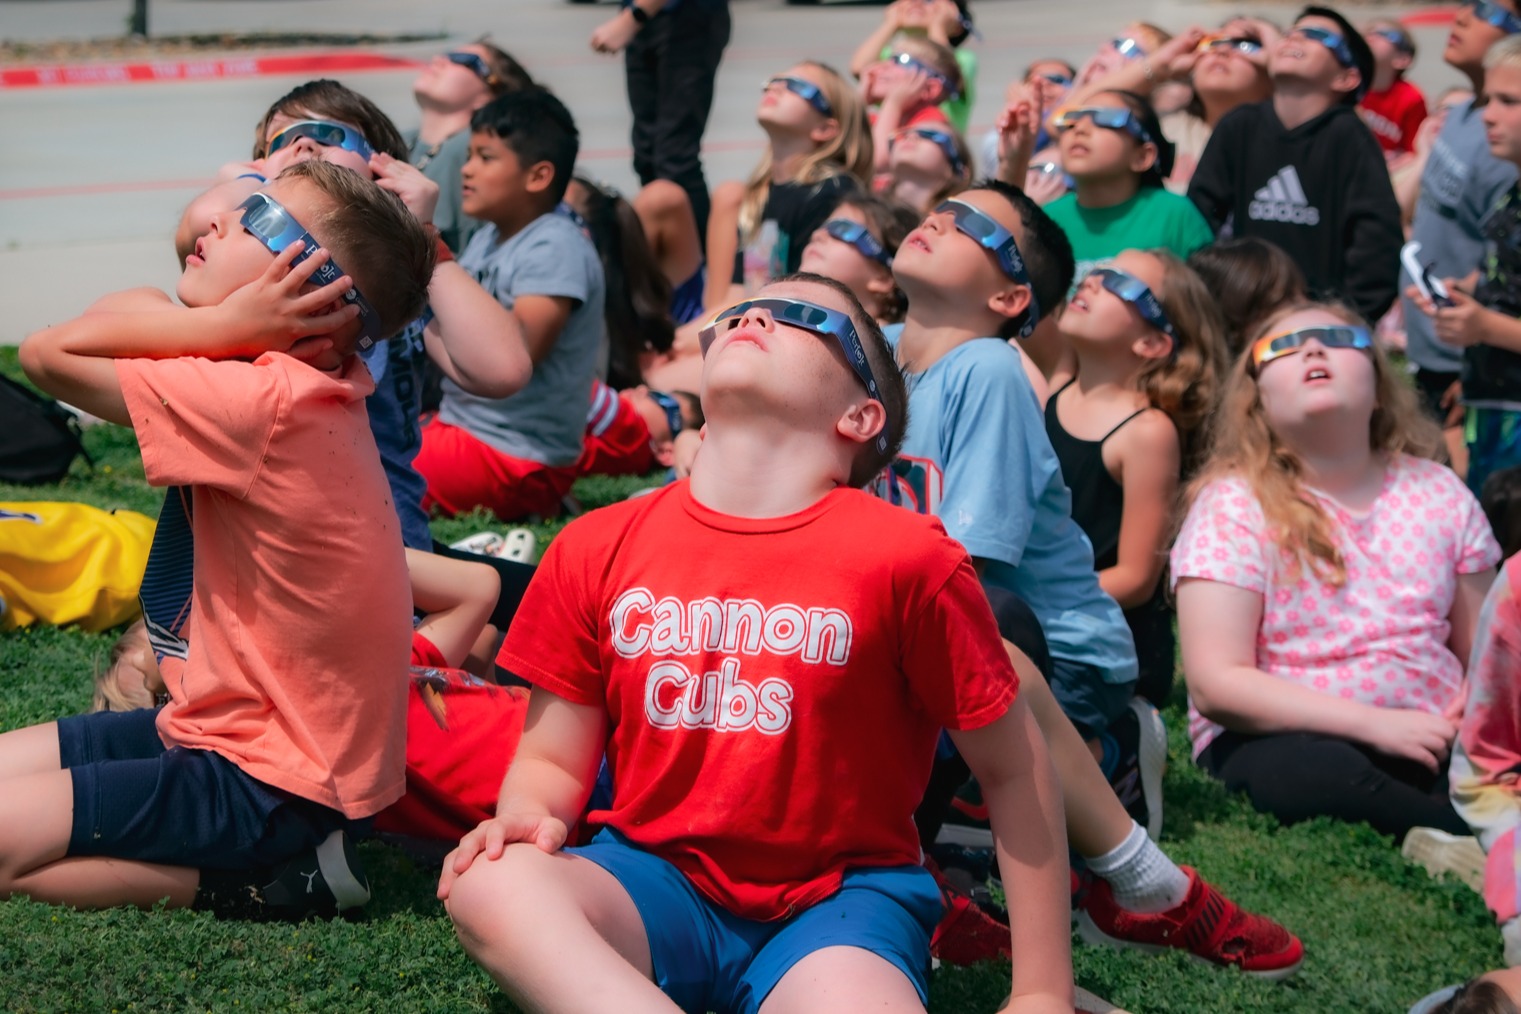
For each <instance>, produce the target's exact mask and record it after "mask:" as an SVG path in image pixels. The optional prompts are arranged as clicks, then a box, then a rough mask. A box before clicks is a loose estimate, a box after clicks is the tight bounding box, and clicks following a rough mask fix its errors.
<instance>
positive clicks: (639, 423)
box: [576, 380, 703, 475]
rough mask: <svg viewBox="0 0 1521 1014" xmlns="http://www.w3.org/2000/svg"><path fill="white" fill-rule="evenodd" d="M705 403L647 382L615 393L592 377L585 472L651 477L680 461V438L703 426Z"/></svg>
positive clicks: (578, 466) (582, 462)
mask: <svg viewBox="0 0 1521 1014" xmlns="http://www.w3.org/2000/svg"><path fill="white" fill-rule="evenodd" d="M702 423H703V417H702V402H701V401H699V400H698V398H697V395H695V394H692V393H690V392H688V391H672V392H669V393H668V392H666V391H652V390H650V389H649V388H648V387H645V386H644V385H643V384H640V385H639V386H638V387H633V388H630V389H629V390H627V391H615V390H613V389H612V388H611V387H609V386H608V385H607V384H605V383H603V382H602V381H600V380H594V381H592V396H591V411H590V412H588V413H587V415H586V434H585V436H584V437H583V438H582V440H583V443H584V446H583V448H582V450H581V460H580V461H579V462H577V463H576V469H577V471H578V472H579V473H580V474H581V475H646V474H648V473H649V472H651V471H652V470H653V469H654V468H655V467H656V466H657V465H658V466H659V467H661V468H670V467H671V465H672V464H673V463H675V461H676V437H677V436H679V435H680V434H681V433H683V432H686V431H688V430H690V431H691V432H694V433H695V432H697V431H698V430H700V429H702Z"/></svg>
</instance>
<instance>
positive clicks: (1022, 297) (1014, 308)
mask: <svg viewBox="0 0 1521 1014" xmlns="http://www.w3.org/2000/svg"><path fill="white" fill-rule="evenodd" d="M1033 296H1034V292H1032V291H1031V289H1030V287H1029V286H1028V285H1009V286H1007V287H1005V288H1003V289H1000V290H998V291H997V292H995V293H993V295H991V296H989V297H988V309H989V310H992V311H993V312H994V313H996V314H998V315H999V316H1000V317H1004V318H1007V319H1010V320H1012V319H1014V318H1016V317H1018V316H1020V315H1021V314H1022V313H1024V312H1025V311H1026V310H1028V309H1029V308H1030V300H1031V299H1032V298H1033Z"/></svg>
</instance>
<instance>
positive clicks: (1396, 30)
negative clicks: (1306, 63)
mask: <svg viewBox="0 0 1521 1014" xmlns="http://www.w3.org/2000/svg"><path fill="white" fill-rule="evenodd" d="M1362 31H1363V38H1364V39H1366V40H1367V41H1368V48H1369V49H1371V50H1372V51H1373V85H1372V87H1370V88H1369V89H1368V93H1367V94H1366V95H1364V96H1363V97H1362V101H1360V102H1359V103H1358V104H1357V111H1358V112H1359V113H1361V114H1362V117H1363V122H1364V123H1366V124H1367V125H1368V129H1369V130H1371V131H1373V136H1374V137H1376V138H1377V139H1378V146H1379V147H1380V148H1382V149H1384V157H1385V158H1387V159H1390V160H1393V159H1396V158H1401V157H1404V156H1406V155H1412V154H1414V153H1415V132H1416V131H1417V130H1419V129H1420V127H1421V123H1422V121H1424V120H1425V119H1426V96H1425V95H1423V94H1421V90H1420V89H1419V88H1417V87H1416V86H1415V85H1413V84H1411V83H1410V82H1409V81H1406V80H1405V72H1406V71H1408V70H1409V69H1410V65H1411V64H1412V63H1414V62H1415V39H1413V38H1411V36H1410V33H1409V32H1408V31H1406V30H1405V26H1404V25H1402V24H1400V23H1399V22H1398V21H1395V20H1394V19H1392V18H1374V19H1373V20H1372V21H1370V22H1368V23H1367V25H1365V26H1364V27H1363V30H1362Z"/></svg>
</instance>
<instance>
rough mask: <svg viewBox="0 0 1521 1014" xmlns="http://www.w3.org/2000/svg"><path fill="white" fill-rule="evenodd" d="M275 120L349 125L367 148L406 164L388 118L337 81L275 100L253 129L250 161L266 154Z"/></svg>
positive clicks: (398, 133) (319, 83)
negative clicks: (289, 118)
mask: <svg viewBox="0 0 1521 1014" xmlns="http://www.w3.org/2000/svg"><path fill="white" fill-rule="evenodd" d="M276 116H289V117H292V118H293V119H305V118H308V117H311V118H314V119H319V120H337V121H338V122H340V123H348V124H352V125H353V126H355V127H358V128H359V132H360V133H362V134H363V135H364V139H365V140H366V141H368V142H370V147H371V148H374V149H375V150H376V151H383V152H385V153H386V154H387V155H390V156H391V157H392V158H399V159H401V160H402V161H403V162H405V161H406V160H407V144H406V142H405V141H403V140H402V137H401V131H399V130H397V129H396V124H394V123H392V122H391V118H390V117H389V116H387V115H386V114H385V113H383V112H381V111H380V107H379V106H377V105H376V104H375V103H373V102H371V101H370V100H369V99H367V98H365V97H364V96H363V95H360V94H359V93H358V92H356V91H354V90H353V89H352V88H348V87H346V86H344V85H341V84H339V83H338V82H337V81H329V80H326V79H323V80H318V81H308V82H306V84H301V85H297V86H296V87H294V88H292V89H291V90H290V91H288V92H286V93H285V94H284V95H282V96H280V97H279V98H278V99H276V100H275V103H274V105H272V106H270V107H269V109H267V110H265V112H264V116H263V117H262V118H261V119H260V120H259V125H258V126H257V127H255V128H254V148H253V157H254V158H263V157H264V156H265V155H267V154H269V123H270V121H271V120H273V119H274V118H275V117H276Z"/></svg>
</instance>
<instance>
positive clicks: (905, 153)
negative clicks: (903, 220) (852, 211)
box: [878, 124, 972, 215]
mask: <svg viewBox="0 0 1521 1014" xmlns="http://www.w3.org/2000/svg"><path fill="white" fill-rule="evenodd" d="M881 182H882V183H883V184H884V185H882V186H879V187H878V190H879V192H881V193H883V195H884V196H886V197H888V198H890V199H892V200H894V201H900V202H902V203H903V204H906V205H908V206H909V207H910V208H913V209H914V211H916V212H918V213H919V214H920V215H927V214H929V212H930V209H931V208H936V207H939V206H940V202H941V201H943V200H945V199H946V198H947V197H951V196H953V195H955V194H958V193H960V192H961V191H963V190H965V189H966V188H967V186H968V185H969V184H970V183H971V182H972V155H971V151H970V150H969V149H968V148H967V145H966V141H964V140H962V138H961V135H960V134H958V133H956V131H955V130H954V129H952V128H951V127H950V126H949V125H948V124H923V125H920V126H917V127H905V128H904V129H903V130H900V131H898V133H897V135H896V136H895V137H894V138H893V141H892V146H891V149H890V153H889V158H888V172H887V174H886V175H885V177H884V178H882V180H881Z"/></svg>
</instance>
